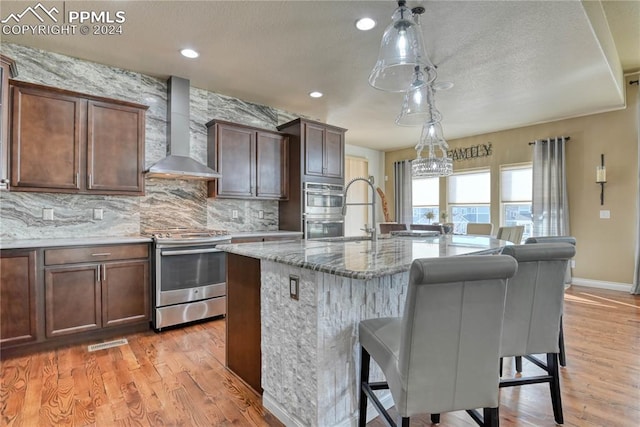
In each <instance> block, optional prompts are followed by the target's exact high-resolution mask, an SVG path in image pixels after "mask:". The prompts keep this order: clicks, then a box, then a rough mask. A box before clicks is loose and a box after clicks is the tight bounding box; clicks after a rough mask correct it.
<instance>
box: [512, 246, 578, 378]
mask: <svg viewBox="0 0 640 427" xmlns="http://www.w3.org/2000/svg"><path fill="white" fill-rule="evenodd" d="M524 243H525V244H529V243H569V244H570V245H573V246H575V245H576V238H575V237H573V236H540V237H528V238H527V240H525V241H524ZM568 269H569V267H568V266H567V270H568ZM570 274H571V273H570V272H569V271H567V275H568V277H570ZM565 283H566V281H565ZM562 307H563V310H562V312H563V313H564V304H563V305H562ZM558 345H559V346H560V354H559V360H560V366H567V355H566V353H565V351H564V328H563V326H562V316H560V336H559V337H558ZM516 370H517V371H518V372H522V360H520V361H519V362H518V359H516Z"/></svg>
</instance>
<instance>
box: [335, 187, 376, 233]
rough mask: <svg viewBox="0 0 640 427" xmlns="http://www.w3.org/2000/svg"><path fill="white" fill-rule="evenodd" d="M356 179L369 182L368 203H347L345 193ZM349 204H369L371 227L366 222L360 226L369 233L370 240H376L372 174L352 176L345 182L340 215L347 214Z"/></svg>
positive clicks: (374, 195) (374, 196)
mask: <svg viewBox="0 0 640 427" xmlns="http://www.w3.org/2000/svg"><path fill="white" fill-rule="evenodd" d="M356 181H364V182H366V183H367V184H369V187H371V202H370V203H347V193H348V192H349V187H351V184H353V183H354V182H356ZM349 205H359V206H362V205H367V206H371V227H367V224H365V225H364V228H361V230H362V231H364V232H366V233H369V234H371V240H372V241H374V242H377V241H378V233H377V232H376V189H375V187H374V186H373V175H371V176H369V179H367V178H364V177H358V178H353V179H352V180H351V181H349V183H348V184H347V186H346V188H345V189H344V204H343V205H342V216H346V215H347V206H349Z"/></svg>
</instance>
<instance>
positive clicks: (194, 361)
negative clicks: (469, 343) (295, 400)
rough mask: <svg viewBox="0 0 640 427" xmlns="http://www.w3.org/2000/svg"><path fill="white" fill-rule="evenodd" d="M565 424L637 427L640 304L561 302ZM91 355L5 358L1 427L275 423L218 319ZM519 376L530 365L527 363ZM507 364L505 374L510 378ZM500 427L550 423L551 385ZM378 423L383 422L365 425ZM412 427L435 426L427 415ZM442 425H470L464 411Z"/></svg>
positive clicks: (514, 392) (607, 298)
mask: <svg viewBox="0 0 640 427" xmlns="http://www.w3.org/2000/svg"><path fill="white" fill-rule="evenodd" d="M564 326H565V335H566V338H565V339H566V346H567V367H565V368H562V369H561V371H562V399H563V405H564V417H565V425H566V426H607V427H609V426H620V427H627V426H628V427H637V426H639V425H640V297H634V296H631V295H628V294H626V293H622V292H612V291H603V290H595V289H588V288H579V287H575V286H574V287H572V288H570V289H569V290H568V291H567V294H566V298H565V316H564ZM127 339H128V340H129V344H128V345H125V346H121V347H115V348H111V349H106V350H99V351H96V352H88V351H87V346H86V345H82V346H72V347H64V348H61V349H58V350H56V351H48V352H41V353H37V354H32V355H29V356H24V357H15V358H11V359H7V360H4V361H2V370H1V377H0V380H1V383H0V416H1V418H0V425H2V426H28V427H31V426H46V425H96V426H115V425H123V426H124V425H142V426H145V425H149V426H162V425H166V426H176V425H182V426H231V425H233V426H280V425H281V424H280V423H279V422H278V421H277V420H276V419H275V418H274V417H273V416H272V415H271V414H269V413H268V412H266V411H265V410H263V408H262V405H261V401H260V397H259V396H258V395H257V394H255V393H254V392H253V391H252V390H250V389H249V388H247V387H246V386H245V385H244V384H243V383H242V382H241V381H239V380H237V379H236V378H235V377H234V375H233V374H231V373H229V372H228V371H226V370H225V368H224V321H223V320H217V321H212V322H207V323H202V324H197V325H192V326H189V327H186V328H180V329H175V330H169V331H164V332H162V333H161V334H156V333H154V332H144V333H139V334H135V335H132V336H129V337H127ZM523 365H524V370H525V373H529V372H534V371H535V370H537V368H536V367H534V366H533V365H531V364H530V363H528V362H527V361H523ZM512 371H513V366H512V362H511V361H507V362H506V363H505V372H512ZM500 422H501V425H502V426H527V427H530V426H553V425H555V423H554V421H553V413H552V409H551V402H550V399H549V393H548V386H546V385H544V384H536V385H530V386H525V387H515V388H510V389H502V390H501V391H500ZM369 425H370V426H371V427H378V426H382V425H383V424H382V423H381V422H380V421H379V420H374V421H372V422H371V423H369ZM411 425H412V426H426V425H431V422H430V421H429V417H428V416H424V417H415V418H414V419H412V423H411ZM440 425H441V426H471V425H474V424H473V422H472V421H471V419H470V418H469V417H468V416H466V415H465V414H464V413H451V414H443V415H442V422H441V424H440Z"/></svg>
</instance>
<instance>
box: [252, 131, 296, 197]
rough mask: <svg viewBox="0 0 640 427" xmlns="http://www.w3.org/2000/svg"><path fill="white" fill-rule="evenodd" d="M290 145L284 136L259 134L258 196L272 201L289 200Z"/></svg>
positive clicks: (257, 155)
mask: <svg viewBox="0 0 640 427" xmlns="http://www.w3.org/2000/svg"><path fill="white" fill-rule="evenodd" d="M288 145H289V144H288V139H287V138H286V137H284V136H282V135H279V134H274V133H269V132H258V133H257V136H256V157H257V163H256V179H257V182H256V196H258V197H262V198H270V199H286V198H287V195H288V187H289V185H288V181H287V170H288V166H287V164H288V163H287V159H288V157H289V154H288Z"/></svg>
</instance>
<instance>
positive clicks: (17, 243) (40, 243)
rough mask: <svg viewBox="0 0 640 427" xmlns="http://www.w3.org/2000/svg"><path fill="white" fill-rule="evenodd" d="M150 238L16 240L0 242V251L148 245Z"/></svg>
mask: <svg viewBox="0 0 640 427" xmlns="http://www.w3.org/2000/svg"><path fill="white" fill-rule="evenodd" d="M152 241H153V240H152V239H151V238H150V237H141V236H115V237H67V238H50V239H17V240H2V241H0V249H27V248H50V247H55V246H83V245H117V244H125V243H150V242H152Z"/></svg>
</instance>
